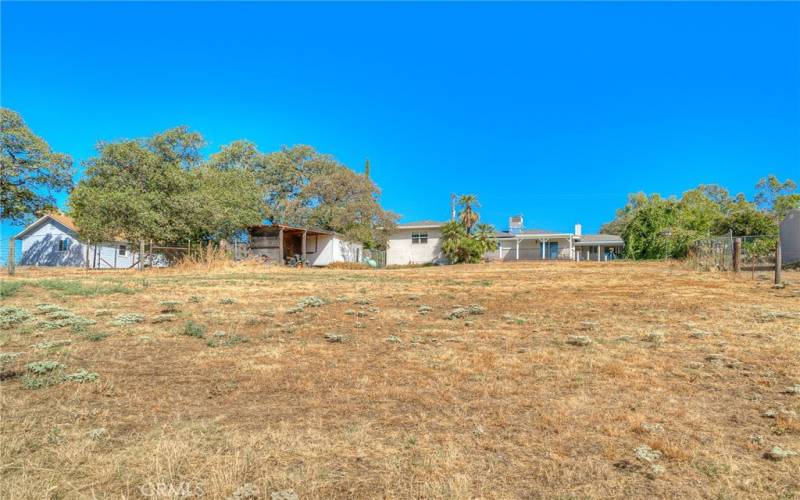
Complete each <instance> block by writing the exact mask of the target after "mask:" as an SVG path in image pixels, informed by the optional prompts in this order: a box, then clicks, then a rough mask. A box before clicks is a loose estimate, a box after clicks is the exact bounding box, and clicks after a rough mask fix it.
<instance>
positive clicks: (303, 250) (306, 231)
mask: <svg viewBox="0 0 800 500" xmlns="http://www.w3.org/2000/svg"><path fill="white" fill-rule="evenodd" d="M307 234H308V230H307V229H303V244H302V245H300V248H301V249H302V250H301V253H302V255H301V256H300V260H302V261H303V262H305V261H306V235H307Z"/></svg>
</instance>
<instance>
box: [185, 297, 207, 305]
mask: <svg viewBox="0 0 800 500" xmlns="http://www.w3.org/2000/svg"><path fill="white" fill-rule="evenodd" d="M203 300H205V299H204V297H201V296H199V295H192V296H191V297H189V300H188V301H187V302H190V303H192V304H199V303H200V302H202V301H203Z"/></svg>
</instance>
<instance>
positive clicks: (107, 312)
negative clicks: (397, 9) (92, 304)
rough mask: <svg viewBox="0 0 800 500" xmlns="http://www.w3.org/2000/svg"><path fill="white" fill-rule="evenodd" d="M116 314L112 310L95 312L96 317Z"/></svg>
mask: <svg viewBox="0 0 800 500" xmlns="http://www.w3.org/2000/svg"><path fill="white" fill-rule="evenodd" d="M112 314H114V313H113V312H112V311H111V309H98V310H96V311H95V312H94V315H95V316H111V315H112Z"/></svg>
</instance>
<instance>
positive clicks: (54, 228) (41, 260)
mask: <svg viewBox="0 0 800 500" xmlns="http://www.w3.org/2000/svg"><path fill="white" fill-rule="evenodd" d="M61 240H66V241H69V247H68V249H67V251H66V252H59V251H58V247H59V241H61ZM85 255H86V248H85V247H84V245H83V243H81V242H80V241H79V240H78V238H77V235H76V234H75V233H74V232H73V231H71V230H70V229H68V228H66V227H64V226H62V225H61V224H58V223H56V222H53V221H52V220H47V221H46V222H45V223H43V224H42V225H41V226H40V227H38V228H36V230H35V231H33V232H31V233H29V234H27V235H26V236H25V237H24V238H22V256H21V258H20V264H21V265H23V266H76V267H77V266H82V265H84V257H85Z"/></svg>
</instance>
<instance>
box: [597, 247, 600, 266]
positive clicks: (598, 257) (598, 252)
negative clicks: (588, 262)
mask: <svg viewBox="0 0 800 500" xmlns="http://www.w3.org/2000/svg"><path fill="white" fill-rule="evenodd" d="M597 262H600V245H597Z"/></svg>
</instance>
